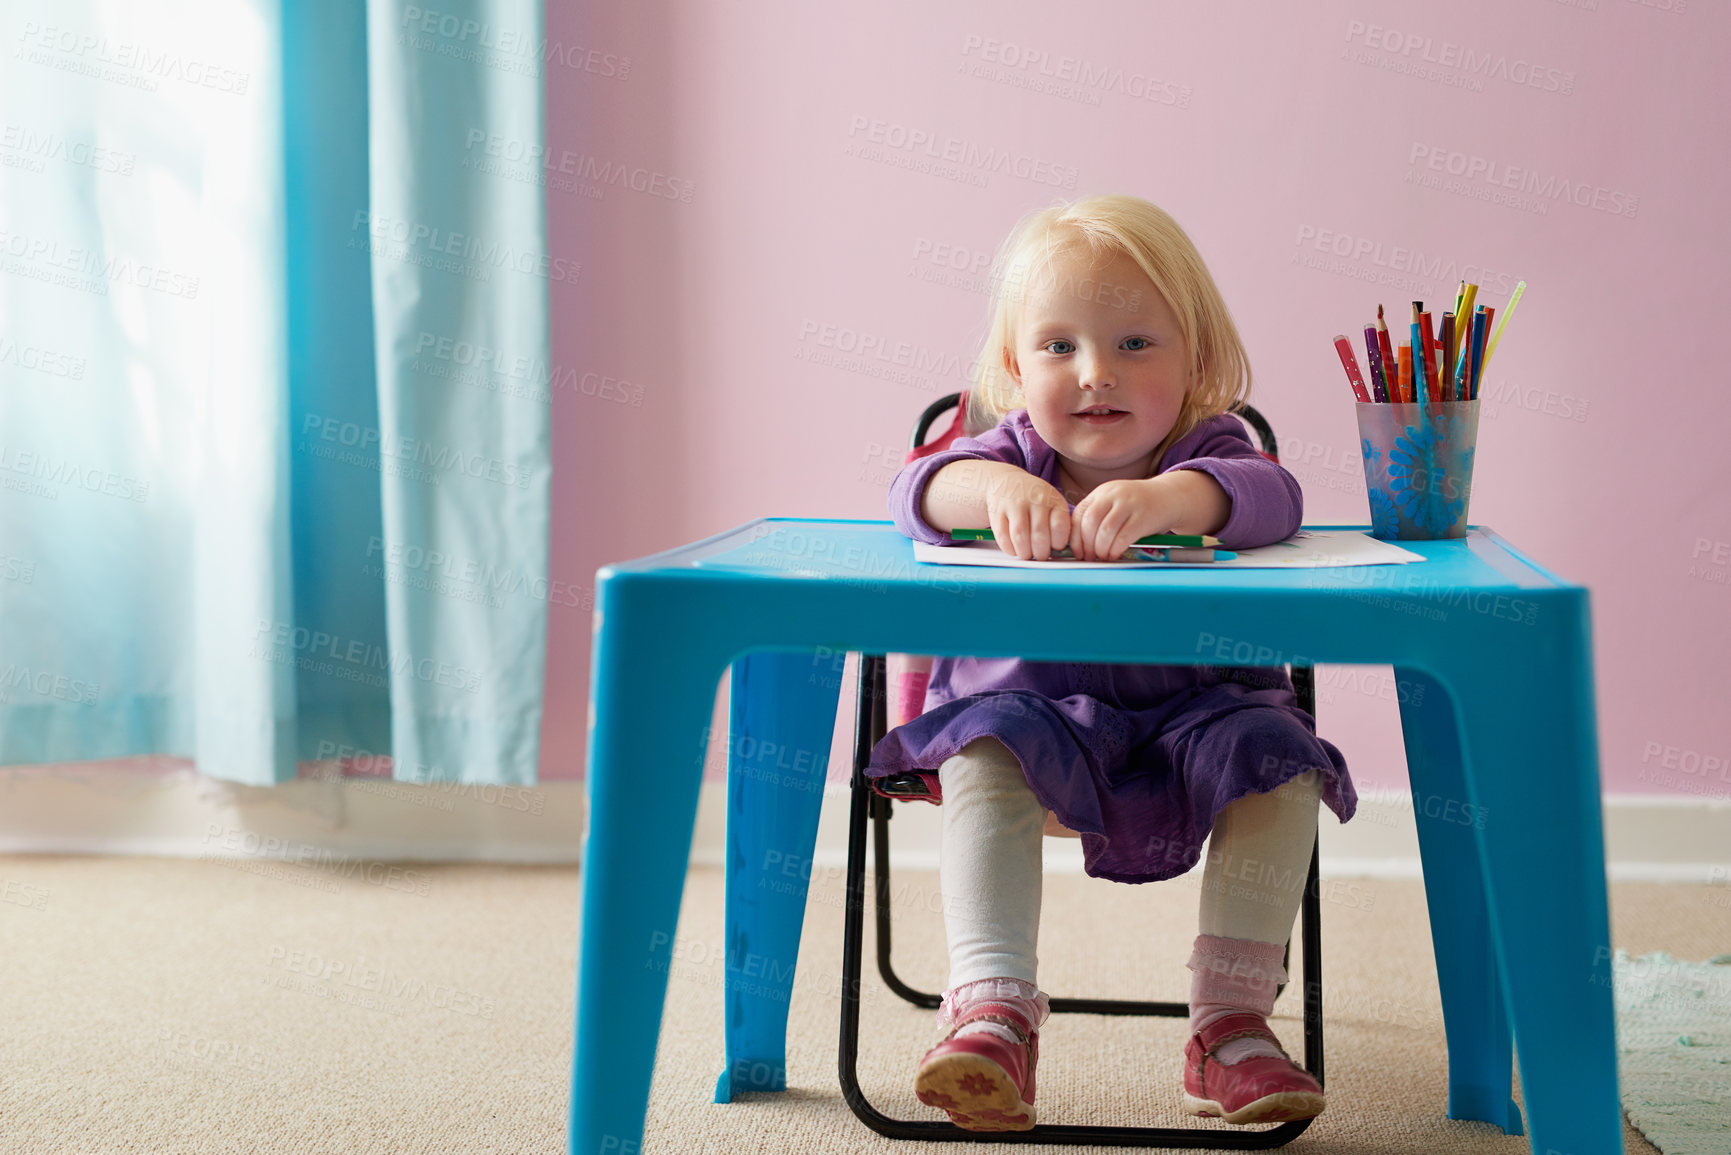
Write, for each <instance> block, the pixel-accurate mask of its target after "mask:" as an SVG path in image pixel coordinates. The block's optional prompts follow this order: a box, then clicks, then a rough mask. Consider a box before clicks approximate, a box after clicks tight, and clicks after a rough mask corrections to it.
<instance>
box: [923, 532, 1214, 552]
mask: <svg viewBox="0 0 1731 1155" xmlns="http://www.w3.org/2000/svg"><path fill="white" fill-rule="evenodd" d="M950 540H951V541H996V540H997V538H995V537H994V536H993V535H992V531H991V530H989V529H966V528H962V529H952V530H950ZM1131 544H1133V545H1141V546H1149V547H1151V548H1165V549H1212V548H1214V547H1215V546H1217V545H1219V544H1220V539H1219V538H1217V537H1215V536H1214V535H1213V534H1211V533H1153V534H1149V535H1148V536H1147V537H1139V538H1137V539H1136V540H1135V541H1134V542H1132V543H1131Z"/></svg>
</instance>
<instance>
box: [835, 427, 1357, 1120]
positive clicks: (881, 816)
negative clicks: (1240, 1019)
mask: <svg viewBox="0 0 1731 1155" xmlns="http://www.w3.org/2000/svg"><path fill="white" fill-rule="evenodd" d="M959 399H960V394H956V393H952V394H950V395H949V396H947V397H943V398H940V399H939V400H937V401H935V402H933V403H932V404H931V405H930V406H928V407H927V408H926V410H925V412H924V413H922V414H921V415H920V418H919V421H918V423H917V424H916V426H915V429H914V434H913V438H912V445H911V446H910V448H914V447H918V446H919V445H921V444H923V443H924V441H925V437H926V434H927V432H928V431H929V429H930V428H931V424H932V422H933V421H935V420H936V419H937V418H938V417H939V416H940V415H941V414H942V413H944V412H945V411H946V410H947V409H950V408H953V407H954V406H955V405H956V404H957V402H958V401H959ZM1233 412H1234V413H1235V414H1236V415H1237V416H1239V417H1240V418H1242V419H1243V420H1244V421H1245V423H1246V424H1248V425H1249V426H1250V427H1251V428H1252V429H1253V430H1255V432H1256V434H1257V436H1258V438H1259V439H1260V440H1261V442H1262V445H1263V450H1264V452H1265V453H1266V454H1268V455H1269V456H1271V457H1275V456H1276V454H1277V443H1276V441H1275V438H1274V433H1273V430H1272V429H1271V428H1270V426H1269V424H1268V422H1267V421H1266V420H1265V419H1264V418H1263V417H1262V415H1261V414H1260V413H1258V412H1257V411H1256V410H1255V409H1252V408H1251V407H1250V406H1248V405H1240V406H1239V407H1237V408H1235V409H1234V410H1233ZM1291 677H1292V683H1293V689H1294V691H1295V693H1296V696H1297V699H1298V705H1299V707H1300V708H1301V709H1303V710H1304V712H1305V713H1307V714H1309V715H1311V717H1312V718H1314V717H1315V715H1316V703H1315V683H1314V680H1313V676H1312V671H1311V667H1310V666H1308V665H1294V666H1292V667H1291ZM888 701H889V696H888V688H887V686H886V674H885V661H884V656H883V655H881V654H861V655H860V663H859V675H858V695H857V699H856V705H855V722H854V765H853V774H852V780H851V786H852V795H851V805H850V809H849V817H848V856H847V873H846V886H847V906H846V917H845V921H844V929H843V937H842V989H841V1044H840V1054H839V1064H838V1065H839V1068H840V1076H841V1087H842V1095H843V1097H844V1098H845V1099H846V1100H847V1104H848V1107H849V1108H851V1109H852V1111H853V1113H854V1114H855V1115H857V1116H858V1117H859V1118H860V1120H861V1121H862V1122H864V1123H865V1124H866V1126H868V1127H870V1128H871V1129H872V1130H874V1131H876V1132H877V1133H878V1134H880V1135H886V1136H888V1137H890V1138H892V1139H923V1140H938V1141H943V1142H956V1141H962V1142H985V1143H1058V1144H1103V1145H1108V1146H1135V1147H1191V1148H1203V1147H1206V1148H1231V1149H1238V1150H1263V1149H1268V1148H1273V1147H1280V1146H1284V1145H1285V1144H1287V1143H1289V1142H1291V1141H1292V1140H1293V1139H1295V1138H1297V1137H1298V1136H1299V1135H1301V1134H1303V1132H1304V1131H1305V1129H1306V1128H1308V1127H1309V1126H1310V1124H1311V1122H1312V1120H1310V1119H1302V1120H1296V1121H1293V1122H1289V1123H1281V1124H1278V1125H1277V1126H1274V1127H1271V1128H1266V1129H1260V1130H1257V1129H1250V1128H1234V1129H1232V1130H1224V1129H1218V1128H1213V1127H1118V1126H1077V1125H1068V1124H1049V1123H1040V1124H1036V1125H1035V1126H1034V1127H1032V1128H1031V1129H1029V1130H1027V1131H993V1132H979V1131H969V1130H967V1129H965V1128H962V1127H958V1126H956V1125H955V1124H954V1123H938V1122H930V1121H922V1120H911V1119H897V1118H895V1117H893V1116H890V1115H886V1114H884V1113H883V1112H881V1111H879V1110H878V1109H877V1108H876V1107H874V1106H873V1105H872V1103H871V1101H870V1100H869V1099H868V1098H867V1097H866V1095H865V1092H864V1090H863V1089H862V1088H861V1087H860V1085H859V1077H858V1071H857V1067H858V1058H859V1037H860V1032H859V1012H860V990H861V987H860V982H861V977H860V972H861V961H862V957H863V954H864V930H865V926H864V923H865V834H866V825H867V822H868V820H869V821H870V823H871V828H872V830H871V836H872V853H873V861H874V870H873V883H874V886H873V890H874V895H873V897H874V902H873V906H874V911H875V914H876V921H877V965H878V974H879V975H880V976H881V977H882V979H883V981H884V983H885V985H887V986H888V987H889V988H890V989H891V990H892V991H894V992H895V993H896V994H897V995H899V996H901V997H902V998H903V999H906V1000H907V1001H908V1002H910V1003H913V1004H914V1005H915V1006H918V1007H925V1008H928V1009H936V1008H937V1006H938V1005H939V1002H940V1001H941V996H940V995H938V994H934V993H932V992H929V991H921V990H918V989H916V988H915V987H913V986H910V985H909V984H908V983H906V982H905V981H903V980H902V979H901V977H900V976H898V975H897V974H896V972H895V966H894V964H893V962H892V960H891V942H892V935H891V918H890V868H889V862H890V844H889V820H890V817H891V815H892V813H893V804H892V802H891V800H890V799H888V798H885V797H883V796H881V795H879V794H877V793H875V792H874V791H873V790H872V788H871V786H870V785H869V783H868V782H867V780H866V777H865V768H866V766H867V765H868V764H869V763H870V760H871V751H872V748H873V747H875V746H876V745H877V743H878V742H879V741H881V740H882V738H883V736H884V735H885V734H886V733H887V732H888V715H887V703H888ZM1317 858H1318V849H1317V844H1316V843H1314V842H1313V843H1312V848H1311V855H1310V867H1309V871H1308V875H1307V877H1306V880H1305V887H1304V897H1303V902H1302V906H1301V909H1300V925H1301V926H1302V928H1303V934H1302V953H1303V959H1304V1066H1305V1069H1306V1070H1308V1071H1309V1072H1310V1073H1311V1075H1312V1076H1313V1077H1314V1078H1315V1079H1316V1081H1317V1083H1318V1084H1321V1083H1322V1082H1323V1045H1322V903H1321V891H1320V887H1319V884H1318V876H1317ZM1291 955H1292V947H1291V943H1290V942H1288V944H1287V958H1286V961H1287V964H1288V965H1290V963H1291ZM1284 989H1285V988H1284V986H1283V987H1282V990H1284ZM1050 1003H1051V1009H1052V1012H1053V1013H1054V1014H1065V1013H1079V1014H1098V1015H1159V1016H1164V1017H1188V1015H1189V1014H1190V1007H1189V1004H1188V1003H1174V1002H1136V1001H1132V1000H1123V999H1088V998H1051V999H1050Z"/></svg>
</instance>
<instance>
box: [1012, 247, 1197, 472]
mask: <svg viewBox="0 0 1731 1155" xmlns="http://www.w3.org/2000/svg"><path fill="white" fill-rule="evenodd" d="M1097 260H1098V258H1093V257H1091V255H1090V254H1089V252H1088V250H1087V249H1086V248H1084V247H1080V246H1078V247H1069V248H1066V249H1064V250H1062V251H1061V252H1059V253H1058V254H1056V255H1055V256H1054V258H1053V260H1052V264H1051V267H1050V270H1049V275H1048V276H1047V277H1046V278H1045V279H1044V280H1043V281H1041V282H1039V283H1038V284H1037V285H1036V286H1035V287H1034V288H1033V289H1032V290H1031V291H1030V292H1029V293H1028V295H1027V298H1026V301H1025V303H1024V304H1023V306H1022V314H1021V319H1020V323H1019V324H1018V325H1017V332H1016V346H1015V349H1014V350H1012V351H1011V353H1010V357H1009V366H1008V367H1009V370H1010V373H1011V374H1012V375H1013V376H1014V377H1015V378H1016V380H1017V381H1018V382H1020V384H1021V387H1022V396H1023V397H1024V399H1025V400H1026V401H1027V403H1028V418H1029V420H1030V421H1032V422H1033V425H1034V429H1035V430H1036V431H1037V432H1038V433H1039V434H1040V436H1041V437H1043V438H1044V439H1045V440H1046V443H1047V444H1048V445H1050V446H1051V447H1052V448H1053V449H1055V450H1057V452H1058V458H1059V464H1060V465H1061V466H1063V467H1064V470H1065V472H1066V473H1067V474H1068V475H1069V477H1070V479H1071V480H1073V481H1074V482H1075V483H1076V484H1077V485H1080V486H1081V487H1082V488H1083V489H1084V490H1085V491H1092V490H1093V489H1094V487H1095V486H1097V485H1099V484H1100V483H1101V482H1105V481H1112V480H1116V479H1118V478H1144V477H1147V476H1149V475H1150V473H1151V472H1152V470H1153V467H1154V450H1155V448H1156V447H1157V446H1159V444H1160V442H1161V441H1162V440H1164V439H1165V437H1166V435H1167V434H1168V433H1169V432H1171V430H1172V427H1173V425H1174V424H1176V423H1177V420H1178V410H1179V406H1180V404H1181V403H1182V402H1183V400H1184V394H1185V391H1186V390H1187V389H1188V388H1189V387H1190V382H1191V376H1192V374H1191V369H1190V350H1189V349H1188V348H1187V347H1186V345H1185V342H1184V338H1183V337H1182V336H1181V335H1180V333H1179V329H1178V319H1177V317H1175V316H1174V315H1173V313H1172V308H1171V306H1170V305H1168V304H1167V303H1166V299H1165V298H1164V297H1162V296H1161V295H1160V292H1159V290H1157V289H1155V287H1154V283H1153V282H1152V281H1150V280H1149V279H1148V275H1147V274H1146V273H1144V272H1143V271H1142V269H1141V267H1140V266H1139V265H1137V264H1136V262H1135V261H1134V260H1132V259H1131V258H1130V257H1129V255H1128V254H1125V253H1116V254H1114V255H1113V256H1112V257H1111V259H1109V260H1106V261H1104V262H1101V263H1098V264H1096V263H1094V262H1095V261H1097Z"/></svg>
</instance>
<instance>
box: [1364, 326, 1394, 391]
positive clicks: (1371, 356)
mask: <svg viewBox="0 0 1731 1155" xmlns="http://www.w3.org/2000/svg"><path fill="white" fill-rule="evenodd" d="M1364 363H1365V365H1366V367H1368V368H1369V369H1370V391H1371V393H1372V395H1374V396H1375V397H1376V399H1377V400H1378V401H1379V402H1386V401H1387V400H1388V399H1389V397H1388V369H1387V367H1386V366H1385V365H1384V364H1383V360H1382V344H1381V342H1380V341H1378V339H1377V332H1376V326H1375V325H1366V326H1365V327H1364Z"/></svg>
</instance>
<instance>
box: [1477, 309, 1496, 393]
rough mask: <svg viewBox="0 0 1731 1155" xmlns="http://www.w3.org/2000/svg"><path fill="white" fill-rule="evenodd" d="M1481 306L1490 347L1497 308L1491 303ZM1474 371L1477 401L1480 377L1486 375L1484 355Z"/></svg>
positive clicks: (1487, 344) (1487, 343) (1486, 338)
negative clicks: (1492, 323) (1492, 324)
mask: <svg viewBox="0 0 1731 1155" xmlns="http://www.w3.org/2000/svg"><path fill="white" fill-rule="evenodd" d="M1479 308H1480V309H1481V310H1483V311H1484V314H1485V345H1486V347H1489V345H1490V336H1491V322H1492V321H1494V320H1496V317H1497V311H1496V310H1495V309H1493V308H1491V307H1490V306H1489V305H1480V306H1479ZM1472 373H1473V400H1475V401H1477V400H1478V396H1479V379H1480V378H1482V377H1483V376H1484V373H1485V364H1484V358H1482V357H1481V358H1479V367H1478V368H1477V369H1475V370H1472Z"/></svg>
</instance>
